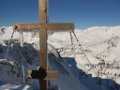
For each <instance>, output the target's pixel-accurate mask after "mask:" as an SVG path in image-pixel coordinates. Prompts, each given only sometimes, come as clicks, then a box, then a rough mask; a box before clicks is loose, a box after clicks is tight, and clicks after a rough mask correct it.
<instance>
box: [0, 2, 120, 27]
mask: <svg viewBox="0 0 120 90" xmlns="http://www.w3.org/2000/svg"><path fill="white" fill-rule="evenodd" d="M48 2H49V5H48V7H49V10H48V18H49V22H56V23H59V22H60V23H61V22H73V23H74V24H75V27H76V28H88V27H92V26H116V25H120V0H48ZM39 22H40V19H39V14H38V0H0V26H10V25H13V24H14V23H39Z"/></svg>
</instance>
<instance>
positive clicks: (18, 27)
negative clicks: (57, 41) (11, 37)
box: [13, 23, 74, 31]
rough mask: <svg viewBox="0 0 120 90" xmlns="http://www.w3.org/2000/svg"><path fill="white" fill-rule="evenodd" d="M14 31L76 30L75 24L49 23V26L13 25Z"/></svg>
mask: <svg viewBox="0 0 120 90" xmlns="http://www.w3.org/2000/svg"><path fill="white" fill-rule="evenodd" d="M13 29H14V30H23V31H25V30H26V31H30V30H41V29H46V30H53V31H54V30H55V31H60V30H64V31H65V30H66V31H68V30H69V31H72V30H74V24H73V23H47V24H43V23H40V24H32V23H29V24H14V25H13Z"/></svg>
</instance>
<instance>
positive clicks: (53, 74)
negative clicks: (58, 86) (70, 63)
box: [28, 70, 59, 80]
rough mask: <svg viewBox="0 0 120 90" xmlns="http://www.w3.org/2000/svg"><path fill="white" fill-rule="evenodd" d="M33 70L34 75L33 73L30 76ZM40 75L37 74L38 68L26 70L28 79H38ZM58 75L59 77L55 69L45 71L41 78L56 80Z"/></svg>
mask: <svg viewBox="0 0 120 90" xmlns="http://www.w3.org/2000/svg"><path fill="white" fill-rule="evenodd" d="M33 72H35V76H34V75H33V76H32V73H33ZM41 74H42V73H41ZM36 75H37V76H36ZM40 76H41V75H40ZM40 76H39V71H38V70H28V77H29V78H30V79H39V78H40ZM58 77H59V74H58V72H57V71H47V75H46V77H45V78H44V79H43V80H56V79H57V78H58Z"/></svg>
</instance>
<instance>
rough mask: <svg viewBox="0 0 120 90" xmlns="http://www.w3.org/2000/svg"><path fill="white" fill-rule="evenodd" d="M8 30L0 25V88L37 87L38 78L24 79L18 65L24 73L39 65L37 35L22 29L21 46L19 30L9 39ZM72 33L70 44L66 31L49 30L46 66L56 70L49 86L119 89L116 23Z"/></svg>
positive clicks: (21, 89)
mask: <svg viewBox="0 0 120 90" xmlns="http://www.w3.org/2000/svg"><path fill="white" fill-rule="evenodd" d="M12 31H13V30H12V27H1V28H0V43H1V44H0V73H2V74H1V75H0V90H5V89H10V90H37V89H38V88H39V85H38V82H37V81H34V80H33V81H29V82H28V83H27V82H26V81H24V78H23V74H22V71H23V70H22V69H23V67H24V69H25V73H26V72H27V70H28V69H30V68H31V69H36V68H37V66H39V65H38V62H39V56H38V50H39V46H38V44H39V43H38V41H39V40H38V35H37V34H36V33H34V32H25V33H23V37H24V40H23V41H24V44H23V46H21V45H20V41H21V40H20V39H21V38H20V37H21V35H20V33H19V32H15V33H14V36H13V39H12V41H10V38H11V35H12ZM75 35H76V36H77V38H78V40H79V41H77V40H76V38H75V36H74V35H73V34H72V39H73V45H72V44H71V37H70V33H68V32H60V33H53V32H52V33H51V32H50V34H49V37H48V43H49V44H48V48H49V49H48V52H49V55H48V58H49V69H52V70H57V71H59V74H60V77H59V79H58V80H55V81H51V82H50V86H49V87H51V88H52V89H51V88H49V89H50V90H96V89H97V90H120V86H119V82H120V77H119V74H120V70H119V66H120V65H119V64H120V63H119V61H120V57H119V50H120V47H119V46H120V39H119V38H120V26H114V27H91V28H88V29H86V30H75ZM9 41H10V42H11V45H9V44H10V43H9ZM79 44H81V46H82V48H81V46H80V45H79ZM72 46H73V47H72ZM32 52H34V53H32ZM31 53H32V54H31ZM2 67H4V68H2ZM86 73H87V74H86ZM26 74H27V73H26ZM12 77H14V78H12ZM25 78H27V77H25ZM17 84H18V85H17Z"/></svg>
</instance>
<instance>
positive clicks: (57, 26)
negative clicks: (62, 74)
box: [13, 0, 74, 90]
mask: <svg viewBox="0 0 120 90" xmlns="http://www.w3.org/2000/svg"><path fill="white" fill-rule="evenodd" d="M47 1H48V0H39V15H40V20H41V22H40V23H39V24H33V23H29V24H14V25H13V28H14V30H21V31H22V30H23V31H24V30H28V31H30V30H39V38H40V39H39V40H40V41H39V42H40V67H42V68H43V69H45V70H46V72H47V76H46V78H45V79H44V80H39V81H40V87H41V89H40V90H48V85H47V84H48V82H47V80H51V79H56V78H57V77H58V73H57V72H54V71H48V61H47V58H48V56H47V31H48V30H53V31H63V30H66V31H73V30H74V24H73V23H48V18H47V11H48V9H47ZM30 72H32V71H30Z"/></svg>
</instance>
